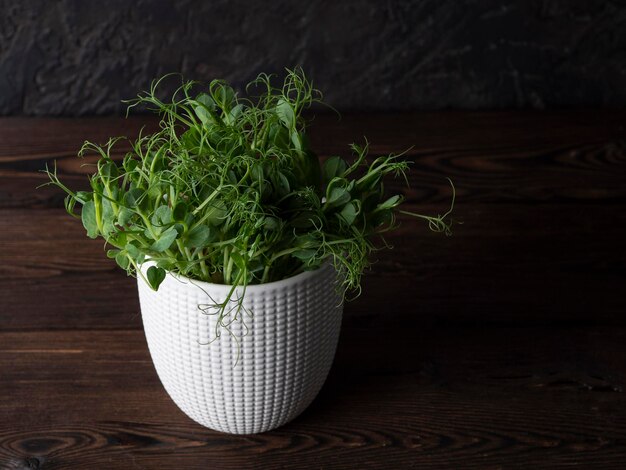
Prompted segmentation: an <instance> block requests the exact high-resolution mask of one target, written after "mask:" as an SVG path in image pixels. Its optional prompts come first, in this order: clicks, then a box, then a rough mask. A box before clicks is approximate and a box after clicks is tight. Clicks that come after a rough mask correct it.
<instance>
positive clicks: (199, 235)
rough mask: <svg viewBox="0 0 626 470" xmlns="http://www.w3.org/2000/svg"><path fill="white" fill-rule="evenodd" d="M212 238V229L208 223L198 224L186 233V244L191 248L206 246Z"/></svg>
mask: <svg viewBox="0 0 626 470" xmlns="http://www.w3.org/2000/svg"><path fill="white" fill-rule="evenodd" d="M210 238H211V229H210V228H209V227H208V226H207V225H198V226H197V227H194V228H192V229H191V230H190V231H189V232H187V235H186V244H187V245H188V246H189V247H190V248H198V247H202V246H206V244H207V243H208V242H209V240H210Z"/></svg>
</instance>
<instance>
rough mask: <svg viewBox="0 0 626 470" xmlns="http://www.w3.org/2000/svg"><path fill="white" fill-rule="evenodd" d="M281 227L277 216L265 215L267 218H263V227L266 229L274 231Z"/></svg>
mask: <svg viewBox="0 0 626 470" xmlns="http://www.w3.org/2000/svg"><path fill="white" fill-rule="evenodd" d="M278 227H279V225H278V219H277V218H276V217H269V216H268V217H265V219H264V220H263V228H264V229H265V230H268V231H270V232H273V231H274V230H277V229H278Z"/></svg>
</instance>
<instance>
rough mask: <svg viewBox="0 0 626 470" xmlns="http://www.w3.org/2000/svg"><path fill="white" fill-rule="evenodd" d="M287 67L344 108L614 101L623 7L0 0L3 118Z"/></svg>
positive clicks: (65, 110)
mask: <svg viewBox="0 0 626 470" xmlns="http://www.w3.org/2000/svg"><path fill="white" fill-rule="evenodd" d="M298 64H300V65H302V66H303V67H304V69H305V71H306V72H307V74H308V75H309V76H310V77H311V78H312V79H313V80H314V82H315V84H316V86H317V87H318V88H320V89H321V90H323V91H324V92H325V96H326V99H327V101H328V102H329V103H330V104H332V105H334V106H335V107H337V108H339V109H340V110H342V111H352V110H364V109H367V110H393V109H442V108H463V109H467V108H469V109H488V108H540V109H542V108H562V107H580V106H593V107H605V106H606V107H615V106H623V105H624V104H626V86H625V79H626V8H625V2H623V1H617V0H613V1H607V0H595V1H594V0H584V1H577V0H520V1H494V0H474V1H459V0H422V1H409V0H389V1H382V0H368V1H334V0H326V1H325V0H309V1H287V0H276V1H272V2H265V1H245V0H235V1H233V0H220V1H210V2H207V1H200V0H187V1H165V0H143V1H132V2H129V1H127V0H118V1H105V2H103V1H84V0H62V1H41V0H39V1H38V0H21V1H19V2H18V1H15V0H0V114H2V115H19V114H26V115H82V114H111V113H119V112H121V111H122V110H123V109H124V105H122V104H121V103H120V100H121V99H124V98H130V97H133V96H134V95H135V94H136V93H137V91H139V90H142V89H145V88H146V87H147V86H148V85H149V83H150V80H152V79H153V78H155V77H159V76H161V75H163V74H165V73H168V72H182V73H183V74H184V75H185V77H186V78H190V79H196V80H210V79H213V78H225V79H227V80H229V81H232V82H233V83H235V84H237V85H241V84H242V83H246V82H247V81H249V80H250V79H251V78H254V77H255V76H256V75H257V74H258V73H259V72H280V71H281V70H282V69H283V67H285V66H294V65H298Z"/></svg>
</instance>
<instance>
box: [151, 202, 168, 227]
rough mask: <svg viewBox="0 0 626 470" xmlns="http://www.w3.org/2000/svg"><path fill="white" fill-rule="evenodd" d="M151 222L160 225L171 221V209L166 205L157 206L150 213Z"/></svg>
mask: <svg viewBox="0 0 626 470" xmlns="http://www.w3.org/2000/svg"><path fill="white" fill-rule="evenodd" d="M152 223H153V224H154V225H161V226H163V225H167V224H170V223H172V210H171V209H170V208H169V207H168V206H166V205H162V206H159V207H157V210H155V211H154V214H153V215H152Z"/></svg>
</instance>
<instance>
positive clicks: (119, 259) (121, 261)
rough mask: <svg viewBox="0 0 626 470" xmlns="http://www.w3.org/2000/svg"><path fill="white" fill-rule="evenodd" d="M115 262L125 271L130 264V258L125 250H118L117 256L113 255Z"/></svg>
mask: <svg viewBox="0 0 626 470" xmlns="http://www.w3.org/2000/svg"><path fill="white" fill-rule="evenodd" d="M115 262H116V263H117V264H118V266H119V267H120V268H122V269H123V270H124V271H127V270H128V266H130V260H129V259H128V256H127V254H126V252H124V251H120V252H119V253H118V254H117V256H116V257H115Z"/></svg>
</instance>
